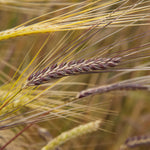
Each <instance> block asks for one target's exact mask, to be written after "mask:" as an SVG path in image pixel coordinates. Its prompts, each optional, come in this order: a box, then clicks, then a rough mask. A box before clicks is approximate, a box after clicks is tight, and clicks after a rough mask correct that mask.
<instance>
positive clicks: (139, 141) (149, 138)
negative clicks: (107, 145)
mask: <svg viewBox="0 0 150 150" xmlns="http://www.w3.org/2000/svg"><path fill="white" fill-rule="evenodd" d="M141 145H150V135H141V136H134V137H129V138H127V139H126V141H125V143H124V144H123V145H121V147H120V150H125V149H127V148H134V147H138V146H141Z"/></svg>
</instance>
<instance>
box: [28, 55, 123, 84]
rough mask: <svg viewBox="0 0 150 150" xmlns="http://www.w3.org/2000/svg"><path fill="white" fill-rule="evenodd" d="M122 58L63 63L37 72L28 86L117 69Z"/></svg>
mask: <svg viewBox="0 0 150 150" xmlns="http://www.w3.org/2000/svg"><path fill="white" fill-rule="evenodd" d="M120 59H121V58H120V57H114V58H95V59H88V60H85V59H80V60H78V61H74V60H73V61H70V62H63V63H61V64H60V65H57V64H53V65H52V66H51V67H47V68H45V69H43V70H41V71H37V72H35V73H33V74H31V75H30V76H29V78H28V79H27V83H26V86H33V85H40V84H43V83H45V82H48V81H50V80H51V79H56V78H61V77H64V76H71V75H78V74H83V73H91V72H94V71H96V70H105V69H108V68H111V67H115V66H117V65H118V64H119V62H120Z"/></svg>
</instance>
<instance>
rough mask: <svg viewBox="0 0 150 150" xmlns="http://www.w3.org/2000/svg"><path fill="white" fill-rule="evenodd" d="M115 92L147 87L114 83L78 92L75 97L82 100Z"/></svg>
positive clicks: (146, 87) (145, 88)
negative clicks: (90, 96)
mask: <svg viewBox="0 0 150 150" xmlns="http://www.w3.org/2000/svg"><path fill="white" fill-rule="evenodd" d="M115 90H128V91H129V90H149V86H146V85H141V84H135V83H133V84H132V83H131V84H129V83H128V84H127V83H126V84H120V83H115V84H111V85H105V86H99V87H96V88H90V89H87V90H83V91H81V92H79V93H78V94H77V96H76V98H83V97H87V96H89V95H94V94H102V93H106V92H110V91H115Z"/></svg>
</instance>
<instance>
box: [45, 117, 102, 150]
mask: <svg viewBox="0 0 150 150" xmlns="http://www.w3.org/2000/svg"><path fill="white" fill-rule="evenodd" d="M100 123H101V120H97V121H94V122H90V123H87V124H84V125H80V126H78V127H76V128H73V129H71V130H70V131H67V132H63V133H62V134H60V135H59V136H58V137H56V138H54V139H53V140H52V141H50V142H49V143H48V144H47V145H46V146H44V147H43V148H42V150H50V149H54V148H56V147H58V146H59V145H61V144H63V143H65V142H66V141H68V140H70V139H72V138H76V137H78V136H81V135H84V134H87V133H90V132H93V131H96V130H98V128H99V126H100Z"/></svg>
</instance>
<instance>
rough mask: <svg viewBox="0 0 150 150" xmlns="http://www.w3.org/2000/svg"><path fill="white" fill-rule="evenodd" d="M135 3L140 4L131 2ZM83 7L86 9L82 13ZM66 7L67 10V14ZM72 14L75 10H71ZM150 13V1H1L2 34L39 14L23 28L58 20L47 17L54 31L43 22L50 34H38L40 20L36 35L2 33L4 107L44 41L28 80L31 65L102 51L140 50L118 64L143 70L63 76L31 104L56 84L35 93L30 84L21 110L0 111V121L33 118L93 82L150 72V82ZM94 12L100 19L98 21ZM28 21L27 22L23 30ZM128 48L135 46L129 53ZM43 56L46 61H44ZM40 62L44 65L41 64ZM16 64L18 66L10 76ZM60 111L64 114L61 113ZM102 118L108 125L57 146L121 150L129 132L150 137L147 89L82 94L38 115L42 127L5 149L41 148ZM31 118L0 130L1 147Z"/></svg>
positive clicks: (0, 92)
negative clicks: (75, 100)
mask: <svg viewBox="0 0 150 150" xmlns="http://www.w3.org/2000/svg"><path fill="white" fill-rule="evenodd" d="M139 2H141V3H139ZM138 3H139V4H138ZM135 4H137V6H135V7H134V5H135ZM84 6H86V7H84ZM96 6H97V8H96ZM98 6H99V7H98ZM119 6H120V7H119ZM117 7H119V9H117ZM80 8H81V9H80ZM91 8H93V9H92V10H91V11H90V10H89V11H87V12H84V10H88V9H91ZM58 10H59V11H58ZM73 10H76V11H73ZM81 11H82V13H79V12H81ZM50 12H53V13H50ZM68 12H70V14H67V13H68ZM65 13H66V15H65V17H66V16H68V17H66V18H65V17H64V18H63V14H65ZM75 13H76V15H73V14H75ZM44 14H47V15H44ZM149 14H150V2H149V1H148V0H144V1H140V0H139V1H138V0H134V1H131V0H129V1H126V2H125V1H123V0H122V1H117V0H114V1H111V0H107V1H105V0H102V1H99V0H98V1H91V0H87V1H77V0H72V1H69V0H65V1H64V0H63V1H57V0H55V1H53V0H45V1H44V0H36V1H32V0H20V1H19V0H11V1H9V0H6V1H0V31H1V33H2V32H3V31H5V30H6V31H7V30H8V29H11V28H14V27H16V26H19V25H20V24H23V23H25V22H27V21H28V20H30V19H33V18H35V17H39V16H41V17H40V18H37V19H36V20H33V21H32V22H29V23H27V24H25V25H24V26H30V25H32V24H36V23H40V22H42V21H45V20H47V19H51V18H54V20H51V21H49V22H48V21H46V22H47V23H49V24H50V29H49V27H48V29H46V28H47V26H45V25H44V26H43V28H45V31H44V30H42V31H40V26H42V25H43V24H39V25H38V27H39V29H37V30H36V32H35V33H33V32H31V33H30V32H29V33H27V34H26V33H25V34H26V35H25V36H23V35H24V34H22V33H21V32H20V33H21V35H19V36H18V35H17V36H14V35H13V34H12V35H11V34H10V35H11V36H12V37H11V36H10V38H9V37H8V38H6V39H5V38H4V39H3V34H1V33H0V36H1V37H2V38H0V39H1V41H0V85H1V87H0V103H1V104H2V103H3V101H2V100H3V97H4V95H5V94H6V93H7V92H10V95H12V94H13V92H14V91H13V90H15V88H14V89H10V88H11V86H12V84H13V83H14V81H16V80H17V79H18V77H19V75H20V74H21V73H22V72H23V70H24V69H25V68H26V67H27V66H28V64H29V63H30V62H31V61H32V60H33V58H34V56H35V55H36V54H37V53H38V52H39V50H40V48H41V47H42V46H43V48H42V50H41V51H40V53H39V55H38V56H37V57H36V59H35V61H34V62H33V63H32V64H31V66H30V67H29V69H28V70H27V71H26V72H25V73H24V74H23V77H26V76H28V75H29V74H30V73H31V72H32V71H33V70H34V69H35V70H38V69H41V68H44V67H45V66H46V65H50V64H53V63H57V62H61V61H69V60H79V59H82V58H85V59H89V58H91V57H97V56H99V57H100V56H103V57H110V56H111V57H112V56H114V55H116V54H117V55H118V54H123V52H126V53H127V54H128V53H131V52H136V51H138V50H139V51H140V50H141V52H139V53H135V55H132V56H129V57H126V58H125V59H124V60H123V62H122V64H121V66H119V67H118V68H121V69H133V68H136V67H137V68H139V70H138V71H133V70H131V71H126V70H123V71H122V72H118V71H112V72H111V71H110V72H106V73H96V74H85V75H78V76H70V77H65V78H64V79H63V80H61V81H60V82H59V83H57V84H56V85H55V86H54V87H52V88H50V89H49V90H47V91H46V92H45V93H44V94H42V95H41V96H39V97H38V98H37V99H35V100H34V101H33V102H32V101H31V102H30V99H32V97H34V96H35V95H37V94H39V93H40V92H41V91H44V90H45V89H46V88H47V87H49V86H51V83H48V84H46V85H43V86H41V87H39V88H38V89H36V90H34V91H33V92H32V90H33V89H32V90H31V89H29V90H25V91H24V92H22V93H21V94H22V95H23V96H22V95H21V96H20V97H21V98H20V97H19V98H20V99H21V100H22V101H23V102H22V104H21V105H19V106H16V108H17V111H16V108H15V109H14V108H12V107H10V110H8V111H6V112H5V111H4V113H6V117H5V115H4V114H1V116H0V117H1V122H0V126H5V125H7V124H11V123H13V122H15V121H16V122H19V120H20V119H22V118H28V117H29V116H30V115H34V114H36V113H39V112H42V111H44V110H49V109H51V108H55V107H56V106H59V105H60V104H63V103H64V102H65V103H67V102H68V101H69V100H70V98H73V97H74V96H76V94H77V93H78V92H80V91H81V90H84V89H88V88H90V87H95V86H99V85H106V84H111V83H116V82H120V81H124V80H127V79H133V78H136V77H143V78H144V77H145V76H147V79H146V81H144V80H143V82H144V84H150V77H149V74H150V71H149V69H150V68H149V66H150V58H149V56H150V47H149V43H150V36H149V33H150V26H149V24H150V21H149V20H150V15H149ZM42 15H43V16H42ZM55 17H56V19H55ZM57 17H58V18H57ZM96 17H97V19H93V18H96ZM117 17H118V18H117ZM100 22H102V23H101V24H99V25H98V26H97V27H95V28H94V29H91V30H90V28H91V27H93V26H94V25H95V24H97V23H100ZM24 26H23V25H22V27H24ZM100 29H101V30H100ZM99 30H100V31H99ZM98 31H99V32H98ZM13 32H15V30H14V31H13ZM85 32H88V34H86V35H84V33H85ZM96 32H97V33H96ZM17 33H18V32H16V34H17ZM92 34H94V36H91V37H90V38H89V39H87V40H85V41H83V43H81V44H80V42H81V41H82V39H80V35H81V36H82V35H83V40H84V39H86V37H88V36H89V35H92ZM46 41H47V42H46ZM72 41H73V42H76V43H75V44H77V46H76V47H74V46H75V45H74V44H73V45H71V44H72ZM44 43H45V44H44ZM145 45H146V46H145ZM69 46H70V47H69ZM144 46H145V47H144ZM68 47H69V48H70V49H69V48H68ZM127 50H130V51H129V52H128V51H127ZM142 50H143V51H142ZM43 59H45V60H46V61H45V62H44V61H43ZM41 62H43V63H41ZM39 63H41V64H40V65H39V66H38V64H39ZM20 65H21V66H20ZM36 66H37V68H36ZM18 67H19V71H18V72H17V73H16V76H15V77H13V76H14V74H15V72H16V71H17V68H18ZM144 67H145V68H144ZM137 68H136V69H137ZM142 68H143V70H144V71H143V70H142ZM55 82H56V81H55V80H54V81H53V82H52V83H54V84H55ZM19 83H22V81H18V85H19ZM30 92H31V93H30ZM26 99H28V100H29V101H28V100H27V104H25V103H24V100H26ZM15 100H18V97H17V98H16V99H14V100H13V101H12V103H15ZM28 102H30V103H28ZM13 106H14V105H13ZM6 108H7V106H6ZM11 109H12V110H11ZM28 112H31V113H28ZM58 112H60V114H57V113H58ZM55 113H56V114H55ZM13 117H14V118H13ZM6 118H8V120H7V119H6ZM5 119H6V120H5ZM33 119H34V118H33ZM97 119H103V123H102V125H101V127H100V129H99V130H98V131H96V132H93V133H90V134H86V135H83V136H81V137H78V138H75V139H73V140H70V141H68V142H66V143H64V144H63V145H61V146H60V149H62V150H119V147H120V146H121V145H122V144H123V143H124V141H125V140H126V139H127V138H128V137H132V136H138V135H146V134H149V132H150V93H149V91H113V92H109V93H104V94H101V95H94V96H89V97H87V98H83V99H82V100H81V101H80V100H79V101H78V102H77V103H74V104H72V105H69V106H65V107H62V108H60V109H58V110H56V111H54V112H53V114H50V115H48V116H46V117H45V118H41V119H40V121H39V122H38V123H37V124H34V125H33V126H32V127H31V128H29V129H28V130H26V131H25V132H24V133H23V134H22V135H20V136H19V137H18V138H17V139H15V140H14V141H13V142H12V143H11V144H9V145H8V146H7V148H6V149H7V150H13V149H18V150H27V149H29V150H39V149H41V148H42V147H43V146H45V145H46V144H47V142H48V141H49V140H50V139H51V138H54V137H56V136H58V135H59V134H60V133H62V132H64V131H67V130H69V129H72V128H74V127H76V126H78V125H80V124H83V123H87V122H89V121H93V120H97ZM30 121H31V120H30V119H29V121H28V120H25V121H24V124H23V125H22V124H21V125H17V126H15V127H10V128H8V129H4V130H0V146H2V145H4V144H5V143H6V142H7V141H8V140H9V139H11V138H12V137H13V136H15V135H16V133H18V132H19V131H21V129H23V128H24V126H25V125H26V124H28V123H30ZM134 149H135V150H144V149H145V150H148V149H149V146H148V145H147V146H139V147H137V148H134Z"/></svg>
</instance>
